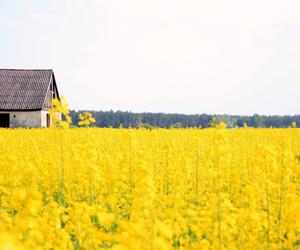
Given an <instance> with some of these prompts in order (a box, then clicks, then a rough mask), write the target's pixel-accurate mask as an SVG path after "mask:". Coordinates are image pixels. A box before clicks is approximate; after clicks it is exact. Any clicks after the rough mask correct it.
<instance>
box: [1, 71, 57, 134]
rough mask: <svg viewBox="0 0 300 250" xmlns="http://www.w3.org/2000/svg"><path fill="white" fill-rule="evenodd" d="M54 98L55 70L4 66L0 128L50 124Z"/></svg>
mask: <svg viewBox="0 0 300 250" xmlns="http://www.w3.org/2000/svg"><path fill="white" fill-rule="evenodd" d="M53 98H58V99H59V93H58V89H57V85H56V81H55V77H54V72H53V70H51V69H50V70H48V69H45V70H44V69H42V70H36V69H35V70H27V69H0V127H5V128H17V127H26V128H41V127H49V126H50V124H51V120H50V114H49V110H50V108H51V102H52V99H53Z"/></svg>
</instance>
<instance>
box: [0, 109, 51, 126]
mask: <svg viewBox="0 0 300 250" xmlns="http://www.w3.org/2000/svg"><path fill="white" fill-rule="evenodd" d="M1 113H6V114H7V113H9V114H10V117H9V122H10V127H11V128H19V127H22V128H40V127H46V126H47V112H46V111H29V112H1Z"/></svg>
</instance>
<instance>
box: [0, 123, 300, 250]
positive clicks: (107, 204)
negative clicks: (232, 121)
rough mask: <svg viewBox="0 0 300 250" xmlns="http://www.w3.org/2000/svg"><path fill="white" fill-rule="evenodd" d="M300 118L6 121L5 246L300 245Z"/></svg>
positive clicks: (0, 186)
mask: <svg viewBox="0 0 300 250" xmlns="http://www.w3.org/2000/svg"><path fill="white" fill-rule="evenodd" d="M299 155H300V130H298V129H250V128H245V129H231V130H228V129H204V130H201V129H170V130H167V129H154V130H145V129H96V128H82V129H36V130H34V129H33V130H26V129H17V130H5V129H2V130H0V249H114V250H116V249H118V250H129V249H133V250H135V249H145V250H147V249H154V250H159V249H164V250H165V249H300V162H299V160H298V159H297V156H299Z"/></svg>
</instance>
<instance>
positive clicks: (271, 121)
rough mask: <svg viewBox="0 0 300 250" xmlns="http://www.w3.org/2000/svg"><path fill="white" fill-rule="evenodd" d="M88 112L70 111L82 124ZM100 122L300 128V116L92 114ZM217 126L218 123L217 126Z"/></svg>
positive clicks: (109, 124) (114, 124)
mask: <svg viewBox="0 0 300 250" xmlns="http://www.w3.org/2000/svg"><path fill="white" fill-rule="evenodd" d="M82 112H84V111H74V110H72V111H70V116H71V117H72V120H73V123H74V124H77V123H78V119H79V118H78V115H79V113H82ZM88 112H90V113H91V114H92V115H93V117H94V118H95V119H96V122H95V123H94V125H93V126H96V127H101V128H106V127H112V128H119V127H124V128H130V127H132V128H137V127H146V128H152V127H160V128H172V127H177V128H180V127H182V128H193V127H197V128H208V127H211V126H213V125H214V124H218V123H220V122H225V123H226V124H227V127H228V128H234V127H244V126H245V125H247V126H248V127H254V128H259V127H261V128H269V127H274V128H287V127H291V126H292V124H293V126H295V125H296V126H299V125H300V115H294V116H290V115H284V116H279V115H271V116H267V115H258V114H254V115H250V116H239V115H211V114H195V115H187V114H167V113H133V112H127V111H112V110H110V111H88ZM213 123H214V124H213Z"/></svg>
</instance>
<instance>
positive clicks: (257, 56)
mask: <svg viewBox="0 0 300 250" xmlns="http://www.w3.org/2000/svg"><path fill="white" fill-rule="evenodd" d="M299 11H300V1H299V0H285V1H283V0H251V1H250V0H247V1H246V0H223V1H221V0H220V1H217V0H205V1H204V0H0V67H1V68H53V69H54V72H55V76H56V79H57V82H58V87H59V90H60V92H61V94H63V95H64V96H66V97H67V99H69V102H70V105H71V108H73V109H92V110H110V109H113V110H123V111H125V110H127V111H134V112H143V111H151V112H171V113H189V114H191V113H215V114H223V113H226V114H253V113H259V114H296V113H297V114H299V113H300V14H299V13H300V12H299Z"/></svg>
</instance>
